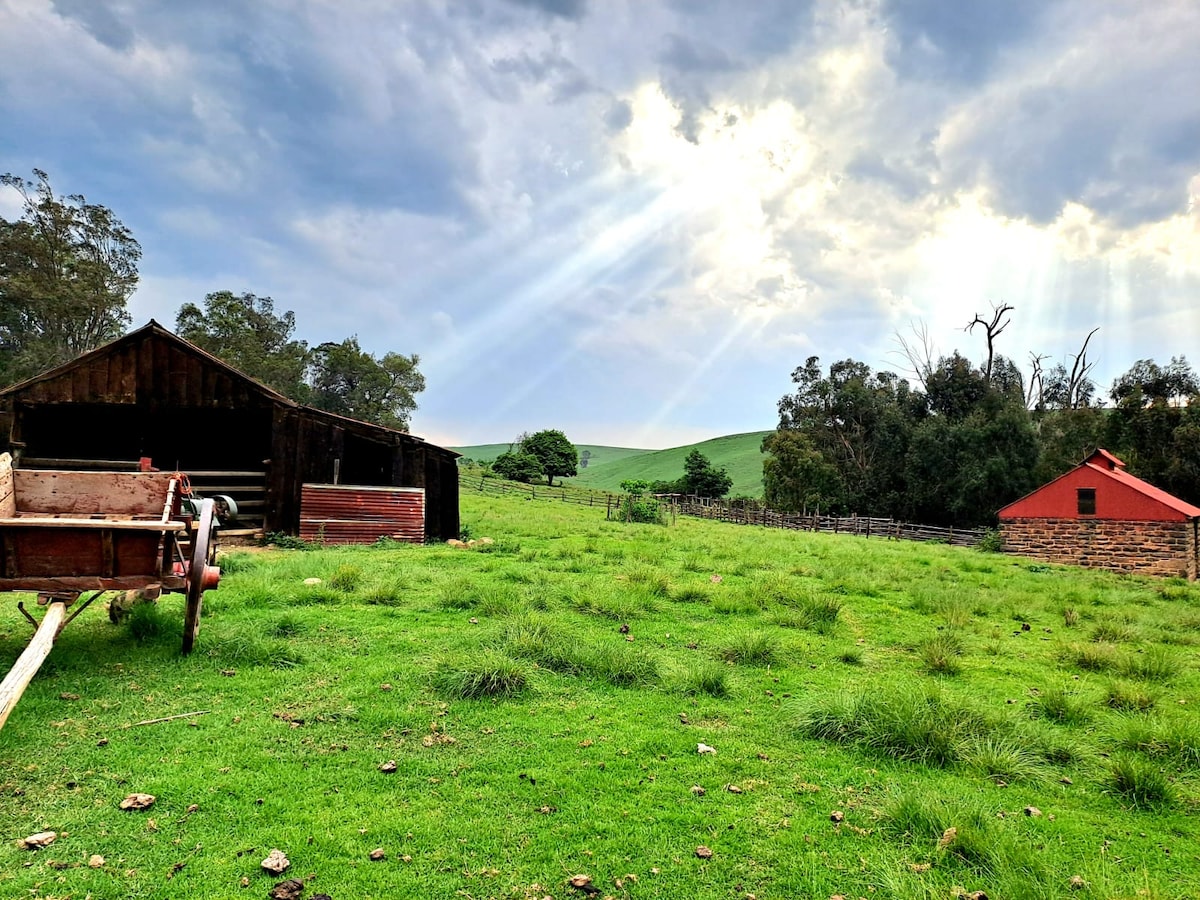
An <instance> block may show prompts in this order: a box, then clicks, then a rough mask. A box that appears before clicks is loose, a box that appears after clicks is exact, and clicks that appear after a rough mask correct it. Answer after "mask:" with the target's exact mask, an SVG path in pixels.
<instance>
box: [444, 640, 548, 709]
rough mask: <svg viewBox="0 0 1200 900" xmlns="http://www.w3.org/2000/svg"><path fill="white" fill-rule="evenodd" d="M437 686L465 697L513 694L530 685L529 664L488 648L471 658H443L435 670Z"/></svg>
mask: <svg viewBox="0 0 1200 900" xmlns="http://www.w3.org/2000/svg"><path fill="white" fill-rule="evenodd" d="M433 683H434V686H435V687H436V688H437V689H438V690H440V691H442V692H443V693H445V694H449V695H450V696H452V697H457V698H459V699H462V700H477V699H480V698H482V697H512V696H515V695H517V694H520V693H523V692H524V691H525V690H526V688H528V686H529V674H528V671H527V669H526V667H525V665H524V664H523V663H521V662H519V661H518V660H515V659H513V658H512V657H510V656H506V655H505V654H503V653H499V652H497V651H495V650H484V651H483V652H482V653H480V654H479V655H477V656H474V657H472V658H470V659H464V658H457V659H451V660H446V661H443V662H442V663H441V664H440V665H439V666H438V667H437V669H436V670H435V671H434V673H433Z"/></svg>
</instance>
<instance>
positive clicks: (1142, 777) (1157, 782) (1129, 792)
mask: <svg viewBox="0 0 1200 900" xmlns="http://www.w3.org/2000/svg"><path fill="white" fill-rule="evenodd" d="M1108 774H1109V784H1110V786H1111V788H1112V789H1113V790H1114V791H1116V793H1117V794H1119V795H1120V796H1121V797H1123V798H1125V799H1126V800H1128V801H1129V802H1130V803H1132V804H1133V805H1134V806H1135V807H1138V808H1154V807H1160V806H1166V805H1169V804H1170V803H1172V802H1173V801H1174V799H1175V790H1174V787H1173V786H1172V785H1171V780H1170V779H1169V778H1168V777H1167V776H1166V774H1165V773H1164V772H1163V771H1162V769H1161V768H1160V767H1159V766H1158V765H1157V764H1155V763H1153V762H1150V761H1148V760H1145V759H1142V758H1141V757H1139V756H1136V755H1133V754H1121V755H1119V756H1116V757H1114V758H1113V759H1112V760H1110V761H1109V767H1108Z"/></svg>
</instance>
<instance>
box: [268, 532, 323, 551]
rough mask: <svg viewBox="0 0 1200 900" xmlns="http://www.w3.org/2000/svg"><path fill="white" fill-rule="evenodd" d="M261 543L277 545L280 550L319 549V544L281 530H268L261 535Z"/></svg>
mask: <svg viewBox="0 0 1200 900" xmlns="http://www.w3.org/2000/svg"><path fill="white" fill-rule="evenodd" d="M263 543H264V544H267V545H268V546H273V547H278V548H279V549H280V550H320V549H321V545H320V544H315V543H313V542H312V541H306V540H304V539H303V538H298V537H296V536H295V535H294V534H286V533H284V532H282V531H268V532H267V533H266V534H264V535H263Z"/></svg>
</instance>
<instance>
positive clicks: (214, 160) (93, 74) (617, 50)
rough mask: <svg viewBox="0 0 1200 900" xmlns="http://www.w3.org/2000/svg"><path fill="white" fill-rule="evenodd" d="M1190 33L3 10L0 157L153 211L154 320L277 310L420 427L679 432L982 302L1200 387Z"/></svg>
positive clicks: (892, 9) (1185, 28) (856, 17)
mask: <svg viewBox="0 0 1200 900" xmlns="http://www.w3.org/2000/svg"><path fill="white" fill-rule="evenodd" d="M1198 48H1200V3H1197V2H1194V0H1155V2H1153V3H1147V2H1144V0H979V2H972V3H963V2H959V0H840V2H832V0H740V2H729V0H444V2H431V0H287V2H284V0H207V2H204V3H160V2H155V0H0V172H12V173H14V174H17V175H24V176H25V177H32V170H33V169H34V168H39V169H43V170H45V171H46V172H48V173H49V174H50V179H51V183H52V185H53V187H54V189H55V191H56V192H57V193H59V194H76V193H78V194H83V195H85V196H86V197H87V199H88V200H89V201H90V202H93V203H100V204H103V205H105V206H108V207H109V208H111V209H112V210H113V212H114V213H115V214H116V215H117V216H118V218H120V219H121V220H122V221H123V222H124V223H125V224H126V225H127V226H129V228H130V229H131V230H132V231H133V233H134V236H135V237H136V238H137V239H138V240H139V241H140V242H141V245H142V248H143V254H144V255H143V258H142V261H141V267H140V271H141V280H140V284H139V286H138V289H137V291H136V293H135V294H134V295H133V297H132V298H131V301H130V307H129V308H130V312H131V314H132V316H133V324H134V326H135V327H136V326H139V325H142V324H144V323H145V322H146V321H148V320H149V319H151V318H154V319H157V320H158V321H159V322H160V323H162V324H164V325H166V326H167V327H173V326H174V323H175V316H176V314H177V312H178V310H179V308H180V306H182V305H183V304H184V303H189V302H190V303H201V302H202V301H203V298H204V297H205V295H206V294H208V293H210V292H213V291H219V290H229V291H233V292H235V293H239V294H240V293H244V292H249V293H253V294H256V295H258V296H260V297H261V296H269V297H271V298H273V300H274V302H275V306H276V310H278V311H282V310H294V311H295V314H296V322H297V329H296V335H295V336H296V337H298V338H300V339H303V340H306V341H308V342H309V343H311V344H315V343H320V342H323V341H327V340H341V339H342V338H345V337H348V336H350V335H356V336H357V337H358V339H359V342H360V344H361V345H362V346H363V348H364V349H366V350H369V351H371V352H372V353H375V354H377V355H382V354H384V353H386V352H388V351H396V352H400V353H405V354H408V353H415V354H417V355H419V357H420V359H421V363H420V369H421V371H422V372H423V373H424V375H425V377H426V381H427V388H426V390H425V391H424V392H423V393H422V394H421V395H419V397H418V403H419V408H418V410H417V412H416V414H415V415H414V417H413V421H412V431H413V433H414V434H418V435H421V436H423V437H425V438H426V439H428V440H430V441H432V442H434V443H439V444H443V445H450V446H462V445H469V444H476V443H490V442H504V441H510V440H512V439H513V438H515V437H516V436H517V435H518V434H520V433H521V432H526V431H530V432H532V431H535V430H540V429H543V428H558V429H561V430H563V431H564V432H565V433H566V434H567V436H568V437H569V438H571V439H572V440H574V441H576V442H577V443H590V444H606V445H616V446H628V447H645V448H660V447H669V446H679V445H682V444H687V443H691V442H693V441H697V440H703V439H706V438H710V437H716V436H719V435H722V434H730V433H737V432H745V431H757V430H766V429H770V428H773V427H774V426H775V424H776V422H777V413H776V404H777V402H778V400H779V398H780V397H781V396H783V395H784V394H786V393H788V392H789V390H790V388H791V381H790V375H791V372H792V370H793V369H795V368H796V367H797V366H800V365H802V364H803V363H804V361H805V360H806V359H807V358H808V357H809V356H819V357H820V358H821V360H822V362H823V363H825V364H828V363H830V362H833V361H836V360H839V359H844V358H847V357H853V358H855V359H858V360H861V361H864V362H866V363H868V364H869V365H871V366H872V367H873V368H876V369H890V370H893V371H901V372H902V371H903V370H904V369H905V368H906V367H907V363H906V362H905V361H904V359H903V356H902V355H901V354H899V353H898V349H897V348H898V338H899V337H906V338H908V339H909V340H910V342H911V340H912V338H913V336H914V334H916V333H917V332H918V331H921V330H923V331H924V332H925V333H926V334H927V335H928V338H929V343H930V344H931V345H932V347H933V348H934V350H935V352H937V353H949V352H951V351H953V350H955V349H958V350H959V351H961V352H963V353H964V354H965V355H967V356H969V357H971V358H973V359H975V360H977V361H982V359H983V357H984V354H985V346H984V340H983V337H982V334H981V333H980V332H979V331H978V330H976V331H975V332H973V333H968V332H966V331H965V330H964V327H965V326H966V325H967V323H968V322H969V321H970V320H971V319H972V318H973V317H974V316H975V315H976V314H977V313H979V314H982V315H985V316H987V315H988V314H990V311H991V309H992V307H993V306H994V305H996V304H1009V305H1011V306H1013V307H1014V311H1013V313H1012V324H1011V325H1010V326H1009V328H1008V329H1007V330H1006V331H1005V332H1004V333H1003V334H1002V335H1001V336H1000V338H999V339H998V341H997V351H998V352H1000V353H1002V354H1004V355H1006V356H1009V357H1010V358H1012V359H1013V360H1014V361H1015V362H1017V364H1018V365H1020V366H1021V367H1022V368H1023V369H1025V370H1026V371H1027V370H1028V368H1029V365H1028V363H1029V358H1030V354H1037V355H1040V356H1044V357H1045V358H1046V360H1047V363H1046V364H1047V365H1050V364H1053V363H1055V362H1064V363H1066V364H1067V366H1068V367H1069V366H1070V363H1071V356H1072V354H1074V353H1077V352H1078V350H1079V347H1080V345H1081V344H1082V342H1083V339H1084V337H1085V336H1086V335H1087V333H1088V332H1089V331H1091V330H1092V329H1093V328H1096V327H1099V331H1098V332H1097V333H1096V335H1095V336H1094V337H1093V338H1092V341H1091V344H1090V345H1089V352H1088V359H1089V361H1091V362H1094V363H1095V369H1094V370H1093V374H1094V377H1095V379H1096V381H1097V382H1098V384H1099V385H1100V386H1101V388H1102V389H1106V388H1107V386H1108V385H1109V384H1111V382H1112V380H1113V378H1115V377H1116V376H1117V375H1119V374H1120V373H1121V372H1124V371H1125V370H1126V369H1128V368H1129V366H1130V365H1132V364H1133V362H1135V361H1136V360H1138V359H1142V358H1153V359H1156V360H1158V361H1159V362H1166V361H1167V360H1168V359H1169V358H1170V357H1171V356H1174V355H1187V356H1190V357H1191V361H1192V362H1193V364H1200V347H1197V342H1198V338H1200V50H1198ZM19 212H20V206H19V198H17V197H16V195H15V193H13V192H11V191H8V192H4V193H0V215H3V216H5V217H8V218H15V217H16V216H17V215H18V214H19Z"/></svg>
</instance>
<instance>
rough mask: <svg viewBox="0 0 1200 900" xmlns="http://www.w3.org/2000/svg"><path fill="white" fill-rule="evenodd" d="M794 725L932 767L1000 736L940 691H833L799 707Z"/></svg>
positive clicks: (958, 758)
mask: <svg viewBox="0 0 1200 900" xmlns="http://www.w3.org/2000/svg"><path fill="white" fill-rule="evenodd" d="M796 725H797V727H798V728H799V730H800V731H801V732H802V733H803V734H806V735H807V736H809V737H813V738H818V739H821V740H826V741H833V742H835V743H844V744H856V745H858V746H861V747H863V748H865V749H869V750H872V751H874V752H876V753H879V754H881V755H883V756H890V757H892V758H893V759H899V760H904V761H908V762H919V763H925V764H927V765H933V766H949V765H952V764H954V763H957V762H960V761H961V759H962V750H963V748H964V746H965V745H966V742H967V741H968V740H984V739H987V738H993V737H998V736H1001V735H1000V732H999V730H998V729H997V727H996V726H995V725H993V724H992V723H991V722H990V721H989V720H988V718H987V717H986V716H984V715H983V714H982V713H980V712H979V711H978V710H976V709H975V708H974V707H972V706H968V705H966V704H963V703H959V702H955V701H952V700H949V699H947V698H946V697H945V695H943V694H942V693H940V692H938V691H917V690H887V689H870V690H867V689H864V690H862V691H861V692H859V693H855V694H842V695H835V696H834V697H833V698H830V699H822V700H821V701H818V702H816V703H815V704H812V705H809V706H807V707H801V710H800V713H799V715H798V717H797V719H796Z"/></svg>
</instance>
